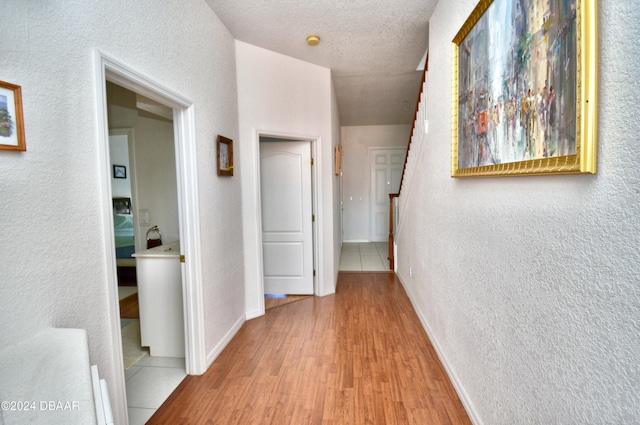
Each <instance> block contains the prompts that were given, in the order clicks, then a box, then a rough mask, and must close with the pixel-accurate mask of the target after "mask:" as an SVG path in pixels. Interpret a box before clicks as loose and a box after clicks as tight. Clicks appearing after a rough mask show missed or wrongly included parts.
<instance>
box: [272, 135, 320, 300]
mask: <svg viewBox="0 0 640 425" xmlns="http://www.w3.org/2000/svg"><path fill="white" fill-rule="evenodd" d="M260 186H261V187H260V189H261V202H262V257H263V268H264V290H265V293H267V294H313V234H312V206H311V205H312V204H311V202H312V201H311V143H310V142H301V141H291V142H289V141H286V142H260Z"/></svg>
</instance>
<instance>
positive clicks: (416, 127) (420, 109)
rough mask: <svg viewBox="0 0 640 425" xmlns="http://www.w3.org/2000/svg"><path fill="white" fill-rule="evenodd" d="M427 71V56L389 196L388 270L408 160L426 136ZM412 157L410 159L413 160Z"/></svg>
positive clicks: (391, 264) (408, 174)
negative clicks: (399, 172)
mask: <svg viewBox="0 0 640 425" xmlns="http://www.w3.org/2000/svg"><path fill="white" fill-rule="evenodd" d="M428 69H429V56H428V55H427V60H426V62H425V65H424V71H423V73H422V82H421V83H420V92H419V93H418V99H417V101H416V108H415V112H414V114H413V127H412V128H411V135H410V136H409V144H408V146H407V155H406V156H405V158H404V166H403V168H402V177H401V178H400V186H399V188H398V193H390V194H389V252H388V258H389V268H390V269H391V270H395V253H394V240H395V238H397V235H398V231H399V227H398V223H399V221H400V220H399V218H400V217H398V216H399V214H398V212H399V211H400V199H399V198H400V194H401V193H402V187H403V185H405V184H410V183H409V182H410V181H411V175H412V171H413V167H414V162H415V159H414V160H413V161H411V160H410V158H409V157H410V153H411V149H412V148H413V149H414V150H415V149H416V148H419V147H421V146H422V145H423V143H422V142H423V140H424V139H425V138H426V134H427V125H428V123H427V105H426V81H427V71H428ZM415 157H416V155H413V156H412V158H415Z"/></svg>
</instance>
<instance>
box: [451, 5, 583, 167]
mask: <svg viewBox="0 0 640 425" xmlns="http://www.w3.org/2000/svg"><path fill="white" fill-rule="evenodd" d="M576 39H577V37H576V0H493V1H492V2H491V4H490V5H489V6H488V7H487V9H486V11H485V12H484V13H483V14H482V16H481V17H480V18H479V19H477V22H476V23H475V25H473V27H472V28H471V29H470V31H469V32H468V34H467V35H466V36H465V37H464V39H462V41H461V42H460V43H459V44H458V76H457V78H458V93H457V103H458V105H457V106H458V129H457V131H458V141H457V142H458V164H457V165H458V167H459V168H461V169H463V168H469V167H481V166H486V165H494V164H504V163H511V162H517V161H527V160H535V159H542V158H553V157H559V156H566V155H572V154H575V153H576V131H577V130H576V128H577V126H576V120H577V116H576V115H577V112H576V89H577V85H576V81H577V75H576V61H577V41H576ZM454 78H455V76H454Z"/></svg>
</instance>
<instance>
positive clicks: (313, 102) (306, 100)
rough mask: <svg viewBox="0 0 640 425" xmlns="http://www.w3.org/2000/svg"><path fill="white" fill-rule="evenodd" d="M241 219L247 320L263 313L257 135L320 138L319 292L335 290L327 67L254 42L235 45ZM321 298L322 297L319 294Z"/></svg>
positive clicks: (328, 71) (330, 109) (331, 156)
mask: <svg viewBox="0 0 640 425" xmlns="http://www.w3.org/2000/svg"><path fill="white" fill-rule="evenodd" d="M236 60H237V70H238V99H239V102H238V110H239V118H240V120H239V122H240V138H239V145H240V152H241V157H240V163H239V170H238V171H239V172H240V173H241V174H242V194H243V199H242V206H243V208H242V215H243V222H244V232H243V237H244V246H245V254H244V257H245V280H246V288H245V293H246V301H245V302H246V312H247V317H249V318H251V317H255V316H257V315H259V314H261V313H260V306H261V305H262V304H263V291H264V289H263V288H262V287H261V286H260V282H261V281H262V269H261V264H262V259H261V258H260V254H259V252H260V251H259V249H260V241H261V237H260V235H259V231H258V229H259V223H260V221H261V217H260V215H259V211H260V208H259V205H258V203H257V199H258V196H259V193H260V187H259V178H258V174H257V173H258V169H259V168H258V167H259V164H258V158H259V147H258V140H257V134H258V132H264V133H265V134H269V135H274V136H293V137H296V138H302V139H304V138H309V139H317V140H318V142H317V154H318V157H316V158H315V166H317V167H320V172H319V173H317V175H318V176H319V177H320V181H319V182H317V186H318V188H319V193H317V196H318V205H317V206H316V208H317V211H316V217H317V218H318V232H317V233H318V237H319V247H320V248H319V249H320V253H319V258H320V261H321V264H319V265H318V266H317V267H319V268H320V269H321V270H322V276H323V281H322V282H320V284H319V287H320V290H321V292H324V293H330V292H333V288H334V287H335V282H334V279H333V276H334V274H335V273H334V271H335V268H336V267H337V266H336V265H335V264H334V260H333V257H334V250H333V225H334V224H333V216H334V212H333V208H334V206H333V193H332V192H333V179H334V178H335V177H334V175H333V162H332V161H333V159H332V158H333V143H334V142H333V140H332V139H333V129H332V108H333V103H332V101H331V96H332V95H331V73H330V70H329V69H327V68H323V67H320V66H317V65H313V64H310V63H308V62H303V61H300V60H297V59H294V58H291V57H289V56H284V55H281V54H278V53H275V52H272V51H269V50H266V49H262V48H259V47H256V46H252V45H250V44H247V43H244V42H241V41H236ZM321 295H322V294H321Z"/></svg>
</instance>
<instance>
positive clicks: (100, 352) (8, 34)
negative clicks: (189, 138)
mask: <svg viewBox="0 0 640 425" xmlns="http://www.w3.org/2000/svg"><path fill="white" fill-rule="evenodd" d="M2 9H3V11H2V13H1V14H0V38H1V39H2V47H1V49H2V52H1V53H2V58H3V59H2V60H1V61H0V76H1V78H2V80H3V81H8V82H12V83H15V84H18V85H20V86H22V97H23V105H24V124H25V132H26V144H27V151H26V152H10V151H0V163H1V164H2V166H1V167H0V229H1V230H0V234H1V236H0V250H1V251H2V252H3V253H4V255H3V261H2V267H0V282H2V284H1V285H0V323H2V330H1V331H0V346H1V347H7V346H9V345H11V344H15V343H16V342H18V341H20V340H21V339H23V338H25V337H28V336H30V335H34V334H36V333H38V332H39V331H42V330H44V329H46V328H49V327H71V328H85V329H87V332H88V337H89V344H90V355H91V363H92V364H97V365H98V367H99V370H100V375H101V376H104V377H105V378H106V379H107V382H108V383H109V387H110V389H111V391H112V393H111V401H112V403H113V404H114V406H113V407H114V413H115V416H116V422H117V423H124V407H125V406H123V405H122V398H121V397H120V395H118V396H116V394H114V393H113V389H114V388H115V385H114V380H115V377H116V376H117V375H121V374H122V373H123V372H122V370H116V368H115V360H114V350H113V347H112V343H111V334H110V322H109V313H110V309H109V305H108V296H107V290H108V288H109V285H111V284H112V282H108V281H107V270H106V262H105V258H106V255H112V253H107V252H106V245H107V241H106V239H105V238H106V236H105V234H103V231H102V229H103V226H102V223H103V217H102V205H103V199H104V197H106V196H107V195H106V194H104V193H101V179H102V178H104V176H101V175H99V172H98V170H100V166H99V163H98V161H99V157H100V155H99V142H98V118H97V116H96V114H97V110H98V109H97V105H96V89H95V84H96V63H95V58H96V56H95V50H96V49H100V50H101V51H102V52H105V53H106V54H108V55H109V56H111V57H113V58H115V59H117V60H119V61H121V62H122V63H124V64H126V65H127V66H129V67H131V68H133V69H134V70H136V71H137V72H139V73H141V74H143V75H146V76H148V77H149V78H151V79H153V80H155V81H157V82H159V83H160V84H162V85H164V86H165V87H167V88H169V89H170V90H173V91H174V92H176V93H178V94H179V95H181V96H182V97H184V98H188V99H190V100H191V101H192V102H193V103H194V105H195V106H196V107H195V125H196V127H195V133H196V134H195V137H196V140H197V146H195V149H196V151H197V153H196V155H197V157H198V161H199V162H198V170H197V175H198V186H199V190H200V219H201V227H200V229H201V232H202V247H201V249H202V256H203V258H204V259H206V261H203V264H202V278H203V283H204V298H205V299H204V300H203V305H204V307H205V311H204V315H205V323H204V325H205V328H206V341H205V348H206V350H207V352H209V351H210V350H212V349H213V348H214V347H215V346H216V345H217V344H218V343H219V342H220V341H221V339H222V338H223V337H224V335H225V334H226V333H227V332H228V331H229V330H230V329H231V328H232V326H233V325H234V324H235V323H236V322H237V321H238V320H239V319H243V318H244V273H243V267H242V264H243V250H242V238H239V237H237V235H240V234H241V233H242V223H241V217H240V214H238V211H240V210H241V197H240V192H241V188H240V180H239V178H236V177H234V178H231V179H221V178H219V177H218V176H217V175H216V170H215V144H214V142H215V138H216V136H217V135H218V134H224V135H226V136H228V137H230V138H232V139H236V138H237V136H238V124H237V122H238V119H237V92H236V75H235V51H234V41H233V38H232V37H231V35H230V34H229V32H228V31H227V29H226V28H225V27H224V25H222V23H221V22H220V21H219V20H218V19H217V17H216V16H215V14H214V13H213V12H212V11H211V9H210V8H209V6H208V5H207V4H206V3H205V2H188V5H187V6H185V2H183V1H179V0H166V1H162V2H155V1H151V0H140V1H136V2H127V3H126V4H125V3H121V2H117V3H114V2H104V1H97V0H68V1H64V2H32V1H23V0H8V1H4V2H3V4H2ZM221 200H223V201H221ZM115 355H120V354H119V353H115Z"/></svg>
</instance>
